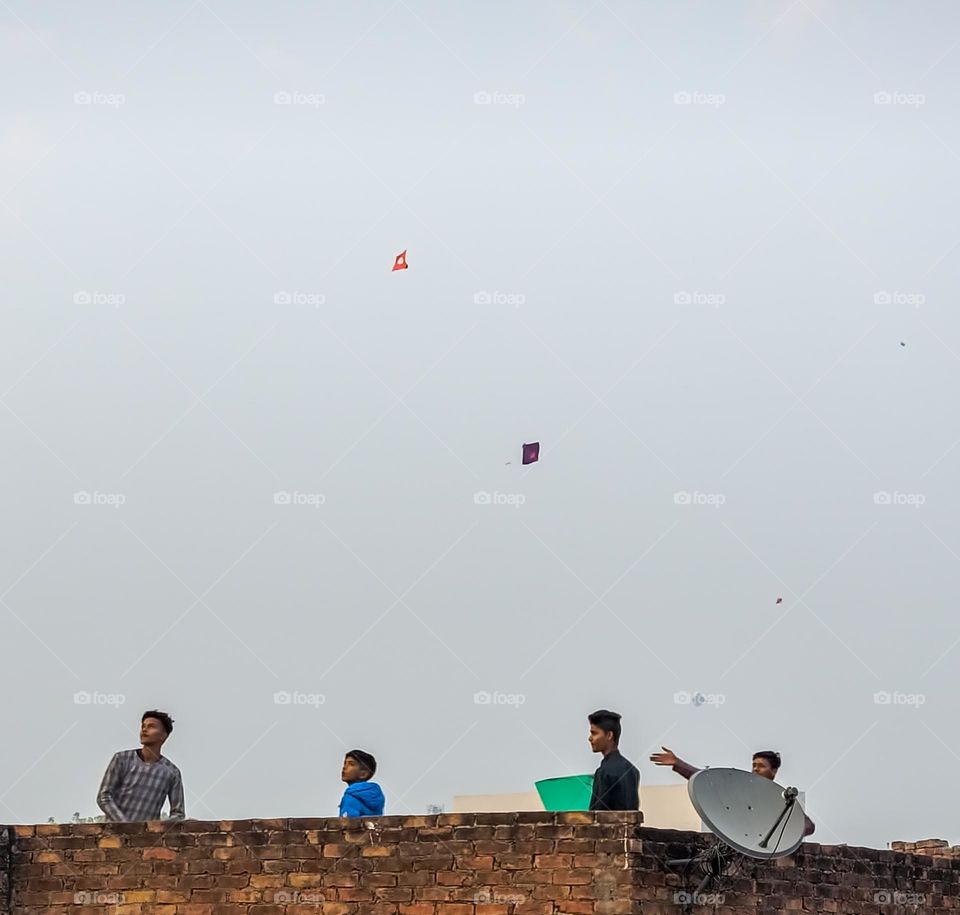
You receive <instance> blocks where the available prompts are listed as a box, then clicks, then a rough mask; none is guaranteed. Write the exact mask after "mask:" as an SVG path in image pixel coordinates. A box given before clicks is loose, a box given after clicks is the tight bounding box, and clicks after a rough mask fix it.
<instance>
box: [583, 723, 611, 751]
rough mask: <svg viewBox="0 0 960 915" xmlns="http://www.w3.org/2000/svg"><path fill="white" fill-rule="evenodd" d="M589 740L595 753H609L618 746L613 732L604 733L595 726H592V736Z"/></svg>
mask: <svg viewBox="0 0 960 915" xmlns="http://www.w3.org/2000/svg"><path fill="white" fill-rule="evenodd" d="M587 739H588V740H589V741H590V749H591V750H593V752H594V753H607V752H608V751H610V750H612V749H613V748H614V747H615V746H616V742H615V741H614V739H613V731H604V730H602V729H601V728H598V727H597V726H596V725H595V724H591V725H590V736H589V737H588V738H587Z"/></svg>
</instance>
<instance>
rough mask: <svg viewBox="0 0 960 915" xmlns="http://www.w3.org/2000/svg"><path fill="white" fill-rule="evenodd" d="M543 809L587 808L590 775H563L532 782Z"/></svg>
mask: <svg viewBox="0 0 960 915" xmlns="http://www.w3.org/2000/svg"><path fill="white" fill-rule="evenodd" d="M534 784H535V785H536V787H537V793H538V794H539V795H540V800H541V801H543V809H544V810H589V809H590V795H591V794H592V793H593V776H592V775H565V776H563V777H562V778H543V779H541V780H540V781H538V782H534Z"/></svg>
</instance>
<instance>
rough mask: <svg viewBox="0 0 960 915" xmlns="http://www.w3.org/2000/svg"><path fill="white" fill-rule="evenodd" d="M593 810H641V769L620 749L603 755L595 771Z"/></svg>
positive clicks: (591, 806)
mask: <svg viewBox="0 0 960 915" xmlns="http://www.w3.org/2000/svg"><path fill="white" fill-rule="evenodd" d="M590 809H591V810H639V809H640V770H639V769H637V767H636V766H635V765H634V764H633V763H632V762H630V760H629V759H627V758H626V757H625V756H622V755H621V754H620V751H619V750H614V751H613V752H612V753H609V754H608V755H607V756H604V757H603V762H602V763H600V768H598V769H597V771H596V772H594V773H593V794H592V795H591V797H590Z"/></svg>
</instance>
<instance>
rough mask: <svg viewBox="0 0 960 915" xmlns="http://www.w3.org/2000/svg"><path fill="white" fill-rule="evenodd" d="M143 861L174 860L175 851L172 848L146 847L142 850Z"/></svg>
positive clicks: (175, 857)
mask: <svg viewBox="0 0 960 915" xmlns="http://www.w3.org/2000/svg"><path fill="white" fill-rule="evenodd" d="M143 859H144V861H176V860H177V853H176V852H175V851H174V850H173V849H172V848H147V849H144V852H143Z"/></svg>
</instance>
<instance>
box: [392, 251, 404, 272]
mask: <svg viewBox="0 0 960 915" xmlns="http://www.w3.org/2000/svg"><path fill="white" fill-rule="evenodd" d="M392 269H393V270H406V269H407V252H406V251H401V252H400V254H398V255H397V258H396V260H395V261H394V262H393V268H392Z"/></svg>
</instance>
